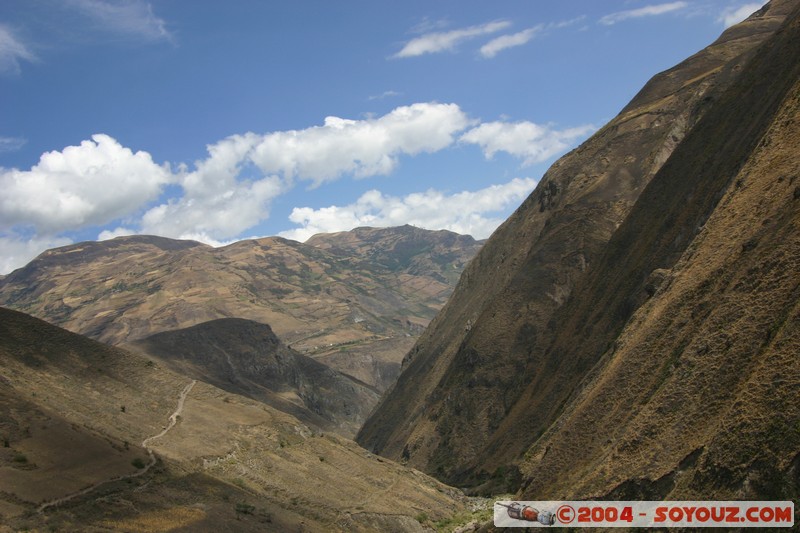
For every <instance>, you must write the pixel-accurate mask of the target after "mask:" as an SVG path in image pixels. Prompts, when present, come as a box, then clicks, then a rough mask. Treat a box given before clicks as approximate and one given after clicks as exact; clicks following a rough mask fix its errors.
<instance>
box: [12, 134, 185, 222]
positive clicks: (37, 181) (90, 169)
mask: <svg viewBox="0 0 800 533" xmlns="http://www.w3.org/2000/svg"><path fill="white" fill-rule="evenodd" d="M172 178H173V177H172V174H171V173H170V171H169V169H168V168H167V167H166V166H159V165H157V164H155V163H154V162H153V159H152V158H151V157H150V154H148V153H147V152H136V153H133V152H132V151H131V150H130V149H129V148H125V147H123V146H121V145H120V144H119V143H118V142H117V141H116V140H114V139H113V138H111V137H109V136H108V135H102V134H98V135H93V136H92V140H91V141H83V142H82V143H81V144H80V146H68V147H67V148H64V149H63V150H62V151H60V152H58V151H53V152H47V153H45V154H42V156H41V158H40V159H39V163H38V164H37V165H35V166H34V167H32V168H31V169H30V170H17V169H0V190H2V191H3V194H2V197H0V228H6V229H10V228H13V227H15V226H33V227H35V228H36V230H37V232H39V233H40V234H53V233H56V232H62V231H67V230H74V229H78V228H83V227H88V226H94V225H102V224H106V223H108V222H111V221H113V220H115V219H118V218H120V217H124V216H127V215H130V214H132V213H134V212H135V211H137V210H138V209H140V208H141V207H142V205H143V204H145V203H146V202H148V201H151V200H153V199H155V198H156V197H157V196H158V195H159V194H160V193H161V189H162V187H163V186H164V185H165V184H167V183H169V182H170V181H171V180H172Z"/></svg>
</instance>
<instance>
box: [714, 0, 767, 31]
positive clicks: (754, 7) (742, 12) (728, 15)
mask: <svg viewBox="0 0 800 533" xmlns="http://www.w3.org/2000/svg"><path fill="white" fill-rule="evenodd" d="M766 3H767V0H763V1H761V2H751V3H749V4H745V5H743V6H741V7H729V8H727V9H725V10H724V11H723V12H722V14H721V15H720V16H719V18H718V19H717V20H718V21H719V22H722V23H723V24H724V25H725V27H726V28H729V27H731V26H733V25H734V24H738V23H740V22H741V21H743V20H744V19H746V18H747V17H749V16H750V15H752V14H753V13H755V12H756V11H758V10H759V9H761V8H762V7H764V4H766Z"/></svg>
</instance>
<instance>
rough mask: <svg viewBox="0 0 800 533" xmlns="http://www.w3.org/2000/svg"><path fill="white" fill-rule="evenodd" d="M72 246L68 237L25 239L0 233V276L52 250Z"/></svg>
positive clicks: (9, 233)
mask: <svg viewBox="0 0 800 533" xmlns="http://www.w3.org/2000/svg"><path fill="white" fill-rule="evenodd" d="M68 244H72V240H71V239H68V238H66V237H47V236H45V237H38V236H33V237H28V238H24V237H22V236H19V235H17V234H15V233H13V232H7V233H0V250H2V253H0V274H8V273H9V272H11V271H12V270H14V269H16V268H20V267H23V266H25V265H27V264H28V263H30V261H31V260H32V259H33V258H34V257H36V256H37V255H39V254H40V253H42V252H44V251H45V250H49V249H50V248H57V247H59V246H66V245H68Z"/></svg>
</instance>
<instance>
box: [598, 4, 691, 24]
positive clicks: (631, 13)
mask: <svg viewBox="0 0 800 533" xmlns="http://www.w3.org/2000/svg"><path fill="white" fill-rule="evenodd" d="M688 5H689V4H688V3H687V2H669V3H667V4H655V5H650V6H645V7H640V8H637V9H629V10H627V11H618V12H616V13H611V14H610V15H606V16H604V17H603V18H601V19H600V24H605V25H607V26H610V25H612V24H616V23H617V22H621V21H623V20H627V19H632V18H641V17H651V16H655V15H663V14H665V13H670V12H672V11H677V10H680V9H683V8H685V7H686V6H688Z"/></svg>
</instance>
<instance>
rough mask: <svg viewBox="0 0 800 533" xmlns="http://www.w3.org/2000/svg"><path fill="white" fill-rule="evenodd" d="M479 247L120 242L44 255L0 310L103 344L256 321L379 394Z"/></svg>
mask: <svg viewBox="0 0 800 533" xmlns="http://www.w3.org/2000/svg"><path fill="white" fill-rule="evenodd" d="M481 244H482V243H481V242H478V241H475V240H474V239H472V237H469V236H463V235H457V234H455V233H452V232H448V231H426V230H422V229H419V228H414V227H412V226H403V227H398V228H386V229H383V228H381V229H373V228H359V229H355V230H353V231H351V232H346V233H339V234H327V235H318V236H315V237H312V238H311V239H310V240H309V241H308V243H306V244H303V243H299V242H295V241H290V240H286V239H281V238H277V237H270V238H265V239H259V240H250V241H240V242H237V243H235V244H231V245H229V246H225V247H222V248H213V247H211V246H207V245H204V244H200V243H198V242H193V241H177V240H173V239H165V238H162V237H152V236H131V237H120V238H116V239H112V240H109V241H103V242H84V243H79V244H75V245H71V246H66V247H63V248H56V249H53V250H49V251H47V252H44V253H43V254H41V255H40V256H39V257H37V258H36V259H34V260H33V261H31V262H30V263H29V264H28V265H26V266H25V267H23V268H21V269H18V270H16V271H14V272H12V273H10V274H9V275H8V276H6V277H5V279H2V280H0V304H1V305H4V306H7V307H10V308H12V309H16V310H18V311H22V312H25V313H28V314H30V315H33V316H36V317H38V318H41V319H43V320H47V321H48V322H50V323H52V324H56V325H58V326H62V327H64V328H66V329H68V330H70V331H74V332H76V333H81V334H84V335H87V336H89V337H91V338H93V339H96V340H100V341H103V342H106V343H110V344H121V343H124V342H128V341H134V340H138V339H142V338H144V337H147V336H149V335H152V334H154V333H159V332H163V331H170V330H176V329H181V328H185V327H189V326H194V325H197V324H200V323H202V322H207V321H210V320H215V319H218V318H244V319H248V320H253V321H255V322H259V323H262V324H268V325H269V326H270V327H271V328H272V330H273V331H274V332H275V333H276V334H277V335H278V337H279V338H280V339H281V340H282V341H283V342H285V343H286V344H288V345H290V346H291V347H292V348H293V349H295V350H297V351H299V352H301V353H303V354H305V355H308V356H313V357H314V358H316V359H318V360H320V361H322V362H325V363H326V364H328V365H329V366H331V367H333V368H335V369H337V370H341V371H343V372H345V373H348V374H350V375H352V376H353V377H355V378H357V379H360V380H361V381H364V382H366V383H368V384H369V385H372V386H374V387H377V388H378V389H379V390H383V389H385V388H386V387H387V386H388V384H389V383H391V382H393V381H394V378H395V377H396V375H397V372H398V371H399V367H400V361H401V360H402V358H403V356H404V354H405V353H406V352H407V351H408V349H409V348H410V347H411V345H412V344H413V342H414V339H415V338H416V337H417V336H418V335H419V334H420V332H421V331H422V330H423V329H424V327H425V326H426V325H427V323H428V322H429V321H430V319H431V318H433V316H434V315H435V314H436V312H437V311H438V310H439V309H440V308H441V307H442V305H444V302H445V301H446V299H447V297H448V296H449V295H450V293H451V292H452V289H453V287H454V286H455V283H456V281H457V279H458V276H459V274H460V273H461V270H463V268H464V266H465V265H466V263H467V262H468V261H469V260H470V259H471V258H472V257H473V256H474V255H475V253H476V252H477V251H478V249H479V248H480V246H481ZM343 350H346V352H347V356H346V357H341V356H340V352H341V351H343Z"/></svg>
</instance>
